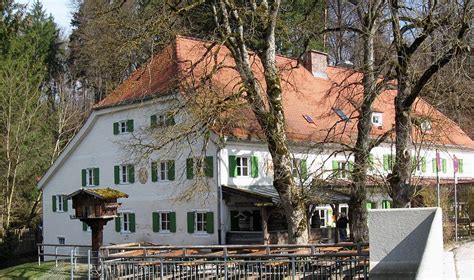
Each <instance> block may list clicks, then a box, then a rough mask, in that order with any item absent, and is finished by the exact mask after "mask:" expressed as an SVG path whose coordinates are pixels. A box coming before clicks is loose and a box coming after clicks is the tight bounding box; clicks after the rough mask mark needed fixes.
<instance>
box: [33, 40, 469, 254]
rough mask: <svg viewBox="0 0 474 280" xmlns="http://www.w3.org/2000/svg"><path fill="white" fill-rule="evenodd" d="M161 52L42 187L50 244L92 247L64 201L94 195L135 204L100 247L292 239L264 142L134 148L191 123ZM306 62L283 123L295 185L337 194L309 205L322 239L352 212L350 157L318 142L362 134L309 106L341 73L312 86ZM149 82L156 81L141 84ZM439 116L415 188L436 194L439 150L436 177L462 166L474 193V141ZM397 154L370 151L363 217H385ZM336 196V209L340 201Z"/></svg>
mask: <svg viewBox="0 0 474 280" xmlns="http://www.w3.org/2000/svg"><path fill="white" fill-rule="evenodd" d="M203 44H205V43H204V42H202V41H198V40H193V39H188V38H182V37H178V38H177V39H176V42H175V44H174V45H173V46H171V47H169V48H168V49H165V50H164V51H163V53H166V52H168V51H169V52H171V53H172V54H171V55H169V54H166V57H169V56H171V57H172V58H174V59H175V60H176V61H180V59H179V58H180V56H181V57H184V58H186V57H188V58H189V57H191V58H193V59H195V60H197V58H196V55H195V54H194V52H195V51H196V49H197V47H196V46H201V47H202V45H203ZM191 51H192V52H193V53H191ZM163 53H162V54H160V55H159V56H158V58H157V59H155V60H152V61H151V62H150V63H149V64H147V66H144V67H145V69H146V67H150V69H151V70H153V71H152V72H150V73H151V74H150V73H148V74H143V75H139V76H137V75H138V74H137V73H135V74H133V75H132V77H131V78H130V79H129V80H128V81H126V82H125V83H124V85H122V86H120V87H119V88H118V89H117V90H116V91H115V92H113V93H112V94H111V95H110V96H109V97H107V98H106V99H105V100H103V101H102V102H101V103H99V104H98V105H96V107H95V110H94V111H93V112H92V114H91V115H90V117H89V118H88V120H87V122H86V123H85V124H84V126H83V127H82V129H81V130H80V131H79V133H78V134H77V135H76V136H75V137H74V139H73V140H72V142H71V143H70V144H69V145H68V146H67V147H66V149H65V150H64V152H63V153H62V154H61V155H60V156H59V158H58V159H57V160H56V162H55V163H54V164H53V166H52V167H51V168H50V169H49V170H48V172H47V173H46V174H45V176H43V178H42V179H41V181H40V182H39V184H38V187H39V188H41V189H42V190H43V236H44V241H43V242H44V243H47V244H57V243H66V244H90V238H91V236H90V235H91V233H90V230H89V229H88V228H87V226H85V225H84V224H82V223H81V222H80V221H78V220H73V219H71V218H70V215H72V213H73V209H72V204H71V202H70V201H67V200H64V199H63V198H64V196H66V195H68V194H71V193H73V192H75V191H77V190H78V189H79V188H96V187H111V188H113V189H116V190H119V191H121V192H124V193H126V194H128V196H129V197H128V198H125V199H121V200H119V202H120V203H121V204H122V205H121V207H120V208H119V212H120V216H119V217H118V218H116V219H115V220H114V221H111V222H109V223H108V224H107V225H106V227H105V229H104V244H110V243H129V242H149V243H154V244H173V245H190V244H193V245H197V244H225V243H230V242H236V241H239V240H240V241H242V240H244V241H245V238H246V237H245V235H244V233H247V234H248V235H247V236H249V238H250V239H248V240H247V241H252V242H255V241H256V240H257V241H256V242H264V239H268V238H269V237H268V236H265V235H264V234H263V232H265V233H267V234H269V233H273V232H282V231H284V230H285V222H284V217H283V216H282V214H281V212H279V211H278V201H279V198H278V195H277V193H276V191H275V190H274V188H273V186H272V182H273V167H272V161H271V156H270V154H269V153H268V150H267V146H266V143H265V142H263V141H261V140H260V138H259V137H258V136H255V135H254V134H252V133H250V132H249V131H251V130H250V129H248V128H247V127H244V128H238V130H233V131H231V132H230V133H228V134H225V135H223V134H222V133H216V132H215V131H214V130H212V129H210V130H209V131H210V133H209V134H207V137H208V138H210V141H204V140H205V139H204V138H205V136H203V135H198V136H196V137H194V138H193V139H191V140H189V139H188V141H185V139H184V138H180V139H179V140H177V141H176V142H172V141H171V142H170V143H168V144H166V145H164V146H163V147H160V148H159V149H158V148H156V149H151V150H150V149H140V147H139V145H138V144H137V143H139V141H138V140H140V138H141V137H153V135H156V133H161V131H162V132H163V134H165V133H167V134H170V135H171V136H170V138H172V134H173V131H174V129H175V128H176V129H178V128H179V125H180V124H183V123H186V122H189V118H190V117H189V115H187V114H185V113H183V112H175V113H173V114H170V110H171V109H170V108H175V106H176V104H179V103H180V102H181V100H182V99H181V97H180V92H179V90H169V89H171V88H173V89H176V88H175V87H173V86H172V81H173V82H175V81H176V77H178V76H179V73H177V72H175V71H178V70H179V69H180V68H179V67H176V68H174V67H172V66H171V65H173V63H172V62H171V61H168V63H166V60H167V59H163V55H164V54H163ZM191 54H192V55H191ZM309 55H310V58H309V60H310V62H309V65H306V66H307V67H303V66H301V67H299V68H297V70H295V72H293V73H292V75H294V76H296V77H297V78H296V79H299V78H298V77H302V78H301V79H303V81H306V82H307V83H300V84H302V86H301V92H302V93H301V94H302V95H301V96H300V95H298V94H293V93H291V94H290V93H286V94H285V100H284V102H285V106H286V108H285V109H286V112H285V113H288V116H286V117H287V122H288V133H289V138H290V140H291V141H292V142H291V143H292V144H291V149H292V154H293V157H294V160H293V164H294V167H293V168H294V176H295V178H296V180H297V181H298V182H300V184H301V185H302V187H306V188H310V186H314V184H315V182H323V183H321V184H320V186H319V188H322V189H321V190H323V189H324V188H326V189H331V191H334V192H332V193H330V194H329V196H330V197H331V198H329V199H328V200H327V201H321V200H319V202H314V203H313V205H312V206H313V210H312V212H311V213H313V217H312V218H311V224H312V226H313V227H322V228H325V227H333V226H334V223H335V221H334V217H333V214H334V212H342V213H347V212H348V206H347V203H346V202H347V195H344V189H347V184H348V183H350V171H351V168H352V162H353V157H352V155H351V153H350V152H345V151H343V149H341V145H338V144H337V143H336V144H335V143H334V141H328V142H327V143H322V142H321V141H320V138H318V137H320V136H317V135H319V134H321V131H325V135H332V136H331V137H333V138H332V140H334V139H338V140H340V141H341V143H349V142H350V140H351V139H353V138H351V137H353V133H354V127H355V125H354V124H355V121H354V120H353V111H354V110H350V109H348V107H347V106H346V105H338V104H339V103H338V98H329V97H328V99H330V100H329V101H328V104H325V105H324V106H323V107H321V106H322V105H321V103H320V102H321V100H326V99H325V98H326V97H324V96H325V95H321V94H314V95H313V91H314V90H315V89H314V87H313V84H314V83H316V84H314V86H317V87H318V88H317V91H318V92H326V93H327V92H329V91H330V89H331V88H332V83H330V81H331V79H335V80H337V79H338V78H337V75H336V74H334V73H336V72H337V71H340V69H336V68H332V67H328V66H325V68H324V69H317V72H318V74H317V75H316V76H313V72H314V71H316V70H314V69H311V65H314V64H316V63H313V64H311V59H313V60H315V59H322V58H321V54H320V53H310V54H309ZM311 55H313V57H311ZM279 59H280V60H282V61H284V62H285V61H290V62H291V63H292V62H294V61H292V60H290V59H288V58H279ZM323 59H325V58H324V57H323ZM191 60H192V59H191ZM156 64H158V65H156ZM319 64H320V63H319ZM176 69H178V70H176ZM140 71H141V70H140V69H139V70H137V72H140ZM321 71H323V72H324V73H327V77H321V75H320V73H321ZM337 73H339V72H337ZM339 74H340V73H339ZM146 75H149V76H146ZM165 76H166V77H165ZM217 78H220V77H217ZM146 79H149V80H151V81H152V82H151V83H144V82H143V80H146ZM140 81H141V82H140ZM139 82H140V83H139ZM299 82H301V81H299ZM144 84H147V85H146V86H144ZM147 87H150V88H149V89H148V88H147ZM312 88H313V89H312ZM157 93H160V94H157ZM305 94H307V95H305ZM305 98H307V99H306V101H307V102H305V101H304V100H305ZM384 98H385V99H384ZM302 99H303V100H302ZM308 100H309V101H308ZM390 100H392V101H393V93H390V92H388V93H387V96H386V97H384V96H382V97H381V98H380V100H379V101H378V103H377V102H376V104H375V108H374V111H375V112H374V114H373V116H372V123H373V134H374V137H377V136H380V135H381V134H382V132H384V131H387V130H389V128H390V126H391V125H392V123H393V116H394V113H393V106H392V104H393V103H390V102H389V101H390ZM420 104H421V105H419V107H418V108H419V110H418V111H417V112H420V114H421V113H423V112H427V111H430V110H432V111H433V110H434V109H433V108H432V107H430V106H429V105H427V104H426V103H422V101H420ZM335 106H339V107H335ZM323 109H324V110H323ZM244 115H245V114H244ZM432 115H433V114H432ZM434 116H435V117H432V118H430V119H423V118H420V119H421V120H422V121H421V124H420V129H421V130H423V131H424V132H426V135H428V138H431V141H426V142H420V143H419V145H414V146H413V150H412V151H411V153H412V155H413V158H414V165H413V166H414V168H413V169H414V170H413V182H414V183H415V182H416V183H417V184H419V185H420V186H426V185H428V186H433V181H434V180H435V178H436V175H437V172H436V165H435V163H436V151H437V150H438V151H439V153H440V167H439V169H440V170H439V172H438V175H439V177H440V178H441V181H442V182H443V183H446V184H450V182H451V181H452V180H451V179H452V177H453V172H454V166H453V158H454V156H455V157H456V158H457V159H458V160H459V161H458V162H459V171H458V181H459V183H460V184H463V182H464V183H469V182H472V180H473V178H474V166H473V165H474V142H473V141H472V140H471V139H470V138H469V137H468V136H466V135H465V134H464V133H463V132H462V131H461V130H460V129H459V127H458V126H457V125H456V124H454V123H453V122H451V121H450V120H448V119H447V118H446V117H444V116H442V114H441V113H439V112H437V111H435V110H434ZM337 123H342V124H343V125H344V126H346V127H350V128H348V130H346V131H342V132H341V133H340V135H338V133H335V132H334V131H336V132H337V131H338V129H339V128H336V129H335V130H334V131H331V130H330V129H328V128H329V127H333V125H334V124H337ZM437 126H440V127H442V130H443V131H444V133H445V134H442V135H441V136H439V135H440V134H439V133H438V132H437ZM447 128H449V129H447ZM236 131H237V132H236ZM318 133H319V134H318ZM315 135H316V136H315ZM334 135H337V136H334ZM351 135H352V136H351ZM435 135H437V137H438V138H435V137H434V136H435ZM313 136H314V137H316V138H314V137H313ZM389 139H390V138H389ZM203 145H205V147H203ZM394 153H395V151H394V145H393V142H392V141H385V142H384V143H382V144H381V145H379V146H377V147H375V148H374V149H373V150H372V152H371V157H370V162H371V167H370V170H369V173H370V175H371V178H372V179H373V182H374V184H373V187H371V188H369V191H368V197H367V200H368V204H367V207H368V208H372V209H373V208H390V205H391V199H390V197H389V196H388V194H387V192H386V191H385V187H384V186H385V185H386V183H385V181H384V178H386V176H387V175H388V174H389V173H390V170H391V167H392V159H393V157H394ZM337 195H339V198H334V197H335V196H337ZM322 200H324V197H323V198H322ZM335 207H336V208H335ZM267 241H268V240H267ZM270 241H271V240H270ZM277 241H278V240H277ZM271 242H276V241H271Z"/></svg>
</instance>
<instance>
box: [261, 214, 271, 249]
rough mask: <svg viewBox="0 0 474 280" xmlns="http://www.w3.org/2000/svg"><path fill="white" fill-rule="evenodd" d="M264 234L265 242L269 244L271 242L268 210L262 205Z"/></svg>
mask: <svg viewBox="0 0 474 280" xmlns="http://www.w3.org/2000/svg"><path fill="white" fill-rule="evenodd" d="M262 234H263V244H265V245H268V244H269V243H270V235H269V233H268V211H267V208H266V207H262Z"/></svg>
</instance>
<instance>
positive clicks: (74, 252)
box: [37, 243, 99, 279]
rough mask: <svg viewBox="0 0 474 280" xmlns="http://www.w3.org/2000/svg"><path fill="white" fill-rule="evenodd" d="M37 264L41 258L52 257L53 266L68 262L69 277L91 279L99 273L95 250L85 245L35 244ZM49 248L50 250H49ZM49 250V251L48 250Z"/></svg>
mask: <svg viewBox="0 0 474 280" xmlns="http://www.w3.org/2000/svg"><path fill="white" fill-rule="evenodd" d="M37 247H38V265H41V261H42V258H43V259H44V258H45V257H46V258H50V259H51V260H52V259H54V262H55V266H56V267H58V266H61V264H62V265H64V264H66V263H68V264H69V271H70V272H69V273H70V276H71V279H74V277H75V276H78V275H79V276H80V278H85V277H86V273H87V279H91V278H93V277H96V276H98V275H99V270H98V267H97V266H96V265H94V264H95V263H97V262H98V259H99V258H98V255H97V252H94V251H91V250H90V248H91V247H90V246H87V245H72V244H41V243H38V244H37ZM49 249H50V250H49ZM49 251H51V252H49Z"/></svg>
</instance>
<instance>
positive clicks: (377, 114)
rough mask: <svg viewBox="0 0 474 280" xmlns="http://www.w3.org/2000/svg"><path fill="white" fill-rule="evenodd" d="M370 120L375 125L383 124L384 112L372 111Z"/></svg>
mask: <svg viewBox="0 0 474 280" xmlns="http://www.w3.org/2000/svg"><path fill="white" fill-rule="evenodd" d="M374 118H376V119H377V121H374ZM370 121H371V122H372V124H373V125H375V126H382V125H383V113H381V112H372V116H371V117H370Z"/></svg>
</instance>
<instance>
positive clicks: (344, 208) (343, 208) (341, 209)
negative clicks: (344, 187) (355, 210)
mask: <svg viewBox="0 0 474 280" xmlns="http://www.w3.org/2000/svg"><path fill="white" fill-rule="evenodd" d="M339 213H341V214H344V215H345V216H346V217H348V215H349V206H339Z"/></svg>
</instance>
